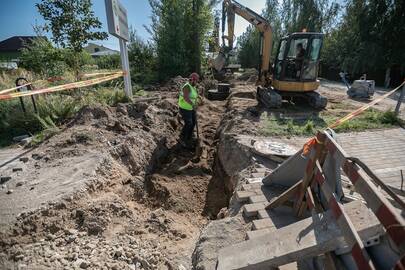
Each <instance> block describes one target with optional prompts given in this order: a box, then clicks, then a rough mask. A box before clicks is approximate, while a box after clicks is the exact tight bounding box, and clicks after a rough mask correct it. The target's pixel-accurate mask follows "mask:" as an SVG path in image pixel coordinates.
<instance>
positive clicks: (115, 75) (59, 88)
mask: <svg viewBox="0 0 405 270" xmlns="http://www.w3.org/2000/svg"><path fill="white" fill-rule="evenodd" d="M123 75H124V72H122V71H120V72H117V73H113V74H111V75H107V76H104V77H101V78H95V79H90V80H86V81H80V82H73V83H68V84H64V85H58V86H53V87H49V88H45V89H38V90H34V91H29V92H20V93H11V94H5V95H0V100H8V99H13V98H17V97H25V96H32V95H37V94H45V93H53V92H59V91H64V90H71V89H76V88H81V87H87V86H91V85H96V84H99V83H102V82H106V81H111V80H114V79H117V78H119V77H122V76H123Z"/></svg>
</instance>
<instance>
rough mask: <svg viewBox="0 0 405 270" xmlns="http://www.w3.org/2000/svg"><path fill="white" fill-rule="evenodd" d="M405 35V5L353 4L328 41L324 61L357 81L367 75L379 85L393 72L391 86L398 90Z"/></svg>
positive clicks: (355, 0)
mask: <svg viewBox="0 0 405 270" xmlns="http://www.w3.org/2000/svg"><path fill="white" fill-rule="evenodd" d="M404 35H405V3H404V2H403V1H390V0H371V1H360V0H351V1H348V3H347V5H346V10H345V13H344V14H343V16H342V20H341V22H340V24H339V25H338V27H336V29H334V30H333V31H331V33H330V34H328V35H327V36H326V38H325V46H324V53H323V61H324V63H325V65H326V66H328V67H332V68H334V69H337V70H342V71H346V72H349V73H351V74H353V76H354V77H357V76H358V75H360V74H363V73H367V74H368V75H369V77H370V76H371V77H372V78H373V79H374V80H376V81H377V83H379V84H383V83H384V79H385V73H386V70H387V69H388V71H389V70H390V69H393V70H395V71H396V72H394V73H396V74H391V77H395V78H391V86H397V84H398V83H400V82H401V81H402V79H403V78H401V73H402V74H403V73H404V69H405V65H404V64H403V63H404V61H405V53H404V51H403V49H402V48H404V46H405V40H404V39H403V36H404ZM391 73H392V70H391Z"/></svg>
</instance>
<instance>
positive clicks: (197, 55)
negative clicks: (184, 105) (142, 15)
mask: <svg viewBox="0 0 405 270" xmlns="http://www.w3.org/2000/svg"><path fill="white" fill-rule="evenodd" d="M213 2H215V1H204V0H149V3H150V5H151V7H152V25H151V26H150V27H149V28H148V30H149V32H150V33H151V35H152V38H153V41H154V45H155V49H156V54H157V68H158V73H159V78H160V79H161V80H166V79H168V78H170V77H173V76H176V75H182V76H187V75H188V74H189V73H191V72H193V71H199V70H200V68H201V62H202V61H201V58H202V57H203V53H204V50H205V47H206V46H207V45H208V39H209V36H208V33H209V30H210V29H211V28H212V26H211V24H212V21H213V20H212V14H211V13H212V12H211V11H212V6H211V5H212V4H213Z"/></svg>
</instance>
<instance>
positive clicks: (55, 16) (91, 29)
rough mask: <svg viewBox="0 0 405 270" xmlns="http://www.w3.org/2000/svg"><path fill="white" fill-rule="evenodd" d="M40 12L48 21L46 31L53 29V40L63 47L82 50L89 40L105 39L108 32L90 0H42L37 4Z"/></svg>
mask: <svg viewBox="0 0 405 270" xmlns="http://www.w3.org/2000/svg"><path fill="white" fill-rule="evenodd" d="M36 7H37V9H38V11H39V13H40V14H41V15H42V17H43V18H44V20H45V21H46V22H47V23H46V25H45V30H46V31H51V33H52V41H53V42H55V43H56V44H57V45H59V46H61V47H62V48H65V47H67V48H70V49H72V50H73V51H75V52H81V51H82V49H83V46H84V45H85V44H86V43H87V42H88V41H89V40H103V39H106V38H107V33H105V32H103V31H97V30H98V29H101V22H100V21H99V20H98V19H97V17H95V16H94V12H93V11H92V10H91V7H92V5H91V2H90V0H75V1H72V0H58V1H54V0H42V1H41V3H38V4H36Z"/></svg>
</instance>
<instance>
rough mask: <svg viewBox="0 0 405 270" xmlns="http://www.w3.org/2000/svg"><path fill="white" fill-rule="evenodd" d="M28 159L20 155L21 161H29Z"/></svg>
mask: <svg viewBox="0 0 405 270" xmlns="http://www.w3.org/2000/svg"><path fill="white" fill-rule="evenodd" d="M28 159H29V158H28V157H20V161H21V162H24V163H26V162H28Z"/></svg>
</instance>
